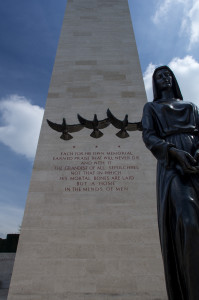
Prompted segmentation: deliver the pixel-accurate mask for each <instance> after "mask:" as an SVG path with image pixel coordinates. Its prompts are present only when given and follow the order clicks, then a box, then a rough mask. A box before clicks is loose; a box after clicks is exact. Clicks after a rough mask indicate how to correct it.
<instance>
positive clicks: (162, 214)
mask: <svg viewBox="0 0 199 300" xmlns="http://www.w3.org/2000/svg"><path fill="white" fill-rule="evenodd" d="M142 125H143V140H144V142H145V144H146V146H147V148H148V149H149V150H150V151H151V152H152V153H153V155H154V156H155V157H156V158H157V160H158V163H157V208H158V225H159V234H160V243H161V250H162V256H163V262H164V270H165V279H166V286H167V292H168V298H169V300H199V175H195V174H194V175H192V174H191V175H190V174H183V171H182V169H181V167H180V166H179V165H178V164H176V163H175V162H174V161H172V160H171V159H170V157H169V155H168V149H169V147H176V148H178V149H181V150H184V151H187V152H188V153H190V154H191V155H192V156H194V154H195V151H196V149H198V148H199V144H198V142H199V136H198V131H199V130H198V127H199V114H198V109H197V107H196V106H195V105H194V104H192V103H189V102H184V101H180V100H175V99H171V100H169V101H167V102H165V101H163V100H156V101H154V102H149V103H147V104H146V105H145V107H144V110H143V118H142Z"/></svg>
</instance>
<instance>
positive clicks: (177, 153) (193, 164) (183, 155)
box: [169, 147, 199, 173]
mask: <svg viewBox="0 0 199 300" xmlns="http://www.w3.org/2000/svg"><path fill="white" fill-rule="evenodd" d="M169 155H170V157H172V158H173V159H174V160H176V161H177V163H178V164H179V165H180V166H181V168H182V170H183V172H184V173H198V172H199V167H198V166H197V161H196V159H195V158H193V156H191V155H190V154H189V153H188V152H186V151H183V150H179V149H176V148H174V147H171V148H170V149H169ZM198 155H199V154H198Z"/></svg>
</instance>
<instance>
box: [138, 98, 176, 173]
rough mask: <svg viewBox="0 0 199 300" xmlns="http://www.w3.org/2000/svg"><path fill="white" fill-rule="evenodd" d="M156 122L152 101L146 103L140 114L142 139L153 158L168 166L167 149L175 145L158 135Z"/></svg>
mask: <svg viewBox="0 0 199 300" xmlns="http://www.w3.org/2000/svg"><path fill="white" fill-rule="evenodd" d="M157 122H158V119H157V118H156V115H155V112H154V109H153V105H152V103H150V102H149V103H146V104H145V106H144V109H143V116H142V126H143V133H142V135H143V141H144V143H145V145H146V147H147V148H148V149H149V150H150V151H151V152H152V153H153V155H154V156H155V158H156V159H157V160H158V161H159V162H160V163H161V164H163V165H164V166H165V167H168V166H169V153H168V150H169V148H171V147H175V145H174V144H170V143H168V142H166V141H165V140H164V139H162V138H161V137H160V135H159V132H158V131H159V130H158V126H157V125H158V124H157Z"/></svg>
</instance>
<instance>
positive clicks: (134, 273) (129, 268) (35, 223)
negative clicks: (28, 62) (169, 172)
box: [8, 0, 166, 300]
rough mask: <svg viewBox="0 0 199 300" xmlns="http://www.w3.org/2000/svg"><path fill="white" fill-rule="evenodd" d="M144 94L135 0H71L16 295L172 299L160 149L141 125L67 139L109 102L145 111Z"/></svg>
mask: <svg viewBox="0 0 199 300" xmlns="http://www.w3.org/2000/svg"><path fill="white" fill-rule="evenodd" d="M145 102H146V95H145V90H144V85H143V79H142V74H141V70H140V65H139V59H138V54H137V49H136V43H135V39H134V34H133V29H132V24H131V19H130V14H129V8H128V1H127V0H122V1H121V0H84V1H82V0H68V1H67V7H66V14H65V18H64V22H63V28H62V32H61V37H60V42H59V46H58V50H57V55H56V60H55V65H54V69H53V74H52V79H51V84H50V89H49V93H48V99H47V104H46V109H45V114H44V120H43V124H42V128H41V134H40V138H39V144H38V148H37V153H36V159H35V163H34V168H33V173H32V179H31V183H30V188H29V195H28V200H27V205H26V209H25V214H24V220H23V224H22V230H21V235H20V240H19V246H18V251H17V256H16V262H15V266H14V272H13V277H12V282H11V288H10V291H9V296H8V299H9V300H58V299H66V300H67V299H68V300H149V299H150V300H152V299H153V300H166V292H165V284H164V275H163V267H162V260H161V253H160V246H159V240H158V229H157V216H156V196H155V159H154V158H153V157H152V156H151V154H150V153H149V151H148V150H146V149H145V146H144V144H143V142H142V136H141V132H130V133H129V134H130V137H129V138H126V139H120V138H118V137H117V136H116V135H115V134H116V133H117V132H118V131H119V130H118V129H116V128H115V127H113V126H112V125H110V126H108V127H107V128H105V129H102V132H103V133H104V135H103V136H102V137H101V138H99V139H94V138H92V137H91V136H90V134H91V132H92V130H91V129H88V128H84V129H82V130H81V131H78V132H74V133H71V134H72V136H73V139H71V140H68V141H64V140H62V139H60V138H59V137H60V135H61V133H59V132H56V131H53V130H52V129H51V128H50V127H49V126H48V124H47V122H46V119H49V120H51V121H53V122H55V123H62V119H63V118H66V122H67V123H68V124H77V123H78V120H77V113H79V114H80V115H81V116H82V117H84V118H86V119H88V120H92V119H93V117H94V114H97V117H98V119H99V120H102V119H105V118H106V110H107V109H108V108H109V109H110V110H111V112H112V113H113V114H114V115H115V116H116V117H117V118H118V119H120V120H123V119H124V116H125V114H127V113H128V116H129V121H130V122H135V121H140V120H141V116H142V109H143V106H144V104H145Z"/></svg>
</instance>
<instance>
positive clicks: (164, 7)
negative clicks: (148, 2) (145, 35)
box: [152, 0, 172, 24]
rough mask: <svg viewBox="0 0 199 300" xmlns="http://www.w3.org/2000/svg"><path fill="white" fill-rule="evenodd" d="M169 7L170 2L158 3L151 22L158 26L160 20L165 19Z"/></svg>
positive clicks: (165, 0) (170, 0) (167, 0)
mask: <svg viewBox="0 0 199 300" xmlns="http://www.w3.org/2000/svg"><path fill="white" fill-rule="evenodd" d="M171 5H172V0H164V1H159V2H158V5H157V9H156V12H155V14H154V16H153V17H152V21H153V22H154V23H155V24H158V23H159V22H160V20H161V19H162V18H165V17H167V14H168V12H169V10H170V7H171Z"/></svg>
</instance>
